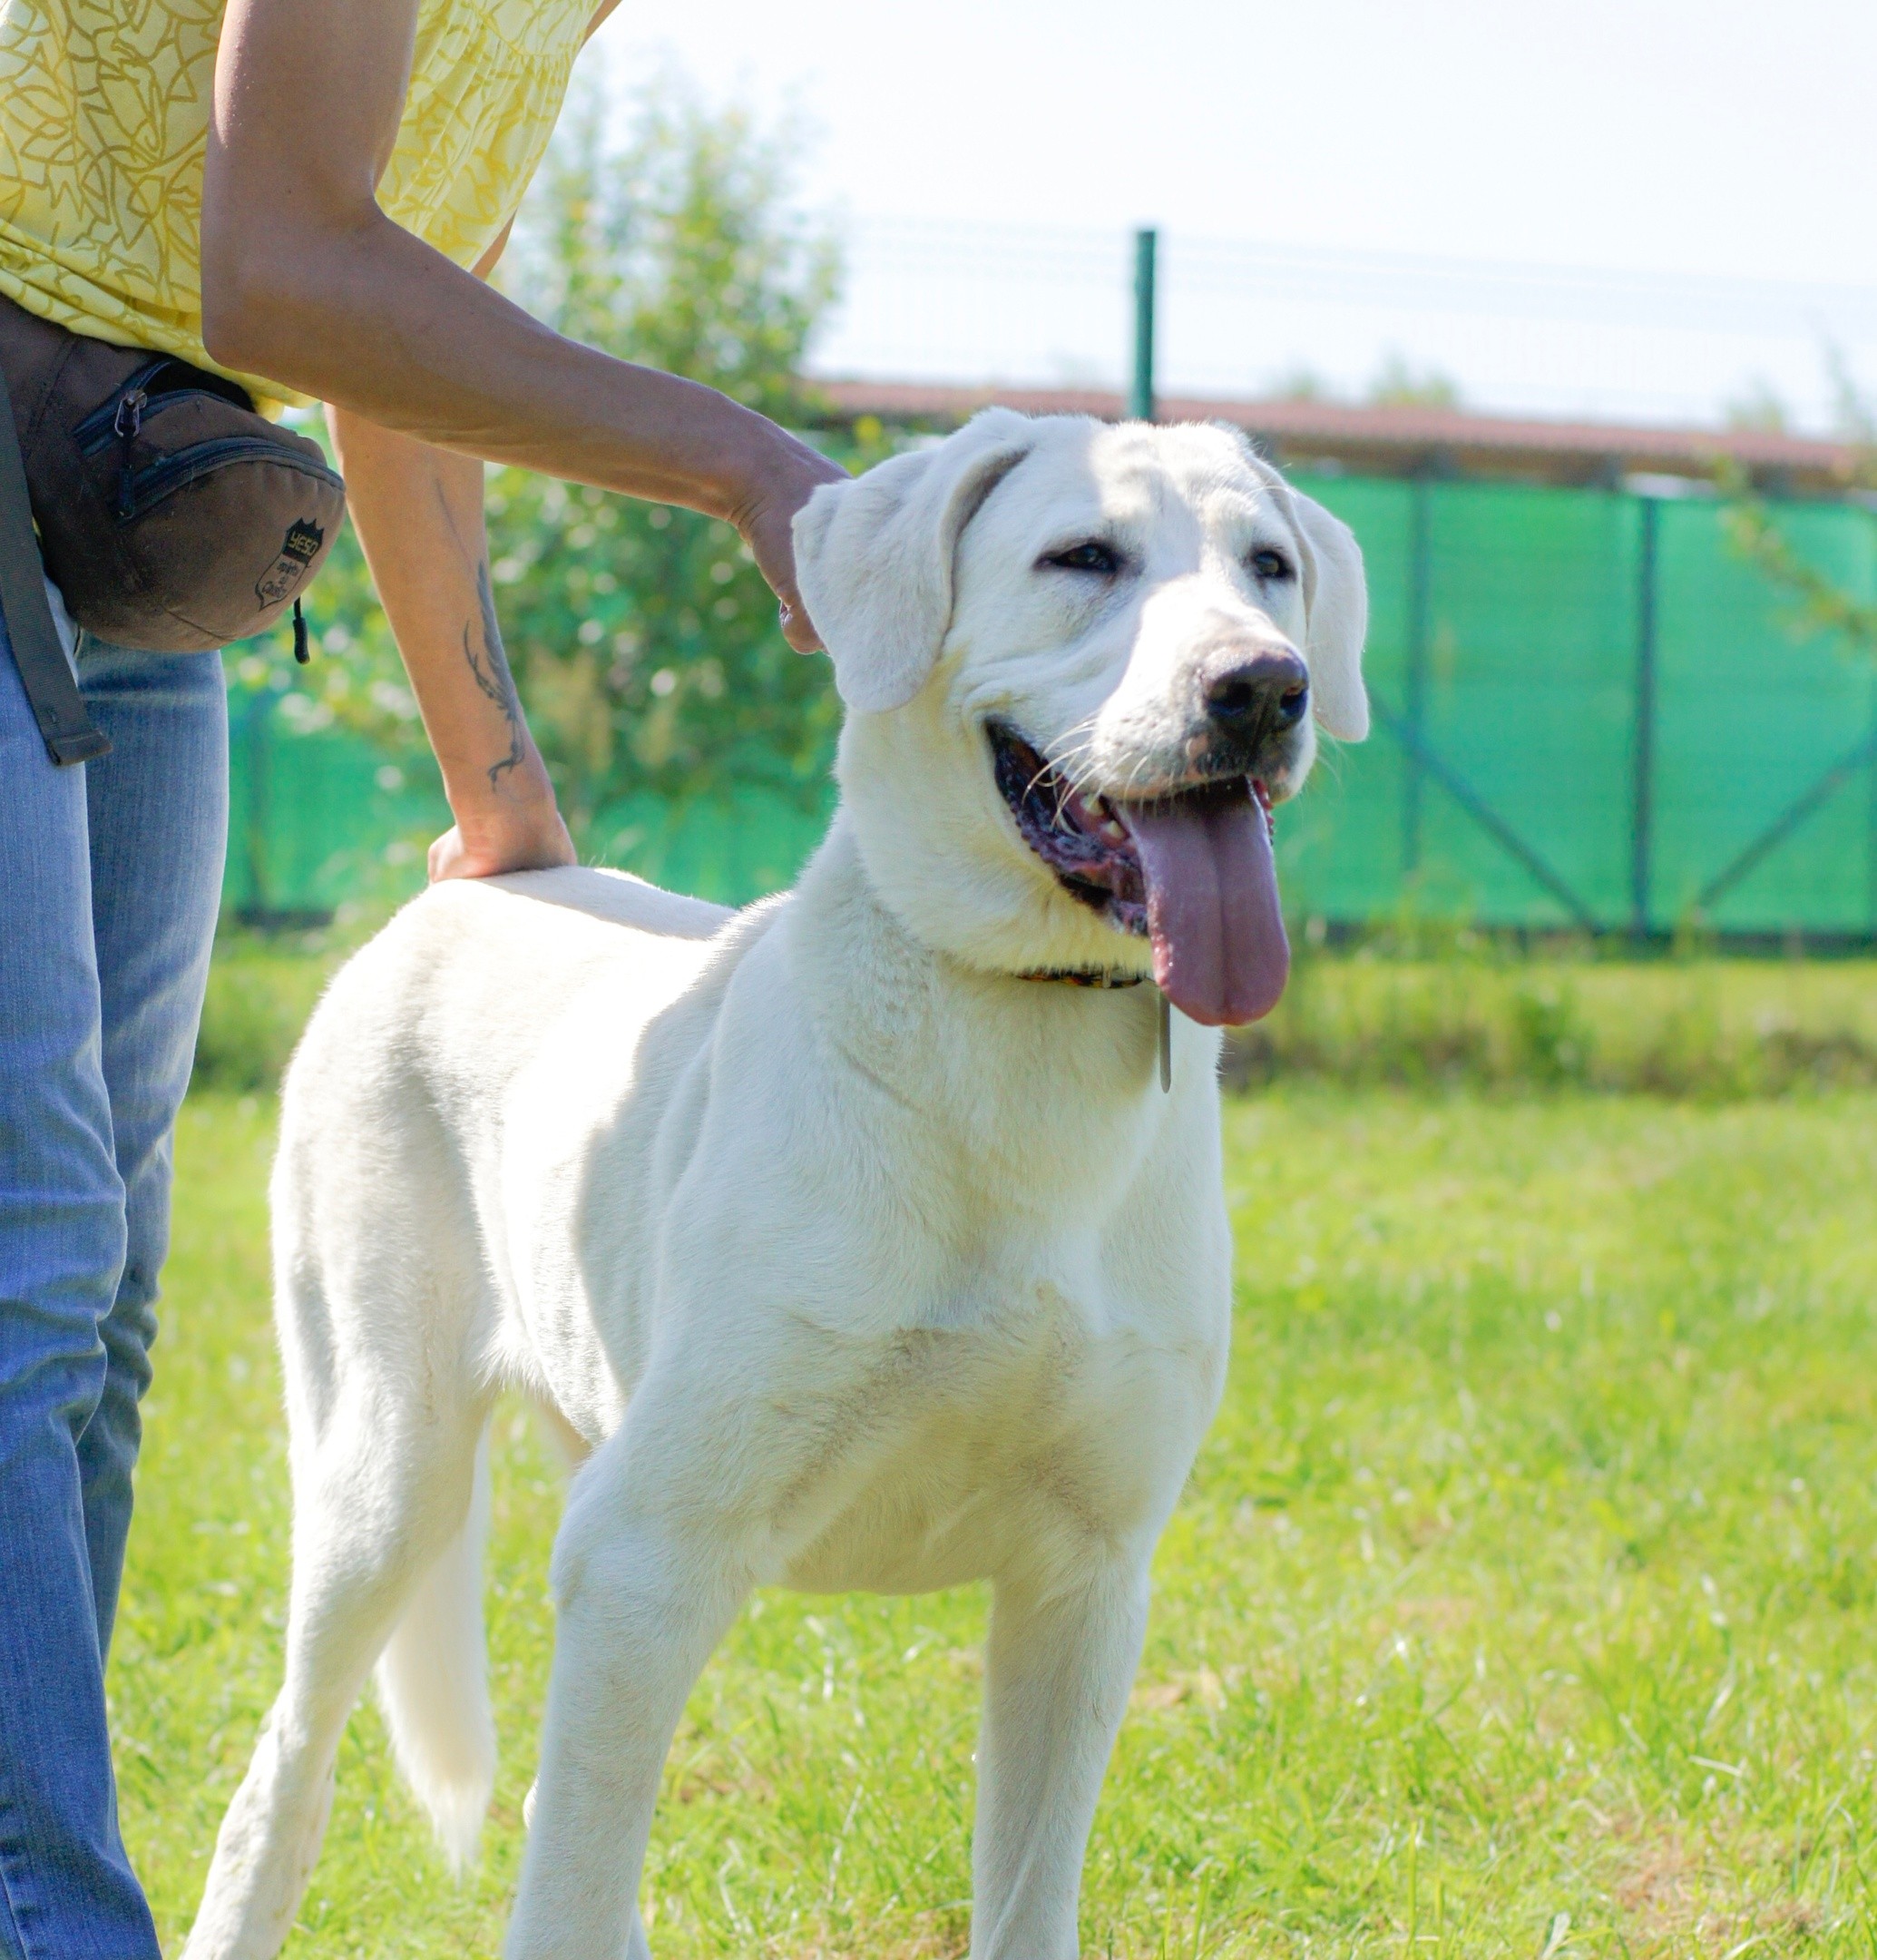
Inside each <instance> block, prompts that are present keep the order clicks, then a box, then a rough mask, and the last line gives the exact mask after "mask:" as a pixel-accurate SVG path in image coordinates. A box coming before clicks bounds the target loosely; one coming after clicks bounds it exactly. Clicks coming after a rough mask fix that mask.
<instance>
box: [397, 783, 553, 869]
mask: <svg viewBox="0 0 1877 1960" xmlns="http://www.w3.org/2000/svg"><path fill="white" fill-rule="evenodd" d="M578 862H579V859H578V858H576V857H575V856H574V853H573V839H572V838H571V837H569V836H568V835H567V826H566V825H565V824H564V823H562V820H561V812H560V811H559V809H556V808H555V806H554V799H553V798H552V796H551V795H550V796H549V797H547V798H546V799H544V800H543V799H533V800H531V801H529V802H527V803H498V804H494V805H492V806H491V807H490V808H489V809H486V810H479V811H477V812H475V813H474V815H473V816H471V815H469V814H468V813H464V814H462V815H459V817H458V819H457V821H456V822H455V823H454V824H452V825H451V826H450V828H448V829H447V830H445V832H444V834H443V835H442V836H441V837H440V838H437V840H436V842H435V844H433V845H432V846H431V847H430V882H431V883H432V884H433V885H435V884H438V883H440V882H441V881H442V880H443V879H445V878H480V877H496V876H497V875H498V874H500V873H501V872H503V871H545V870H548V869H550V868H551V867H553V866H555V865H571V864H577V863H578Z"/></svg>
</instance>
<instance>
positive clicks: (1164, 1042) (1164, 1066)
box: [1154, 987, 1173, 1095]
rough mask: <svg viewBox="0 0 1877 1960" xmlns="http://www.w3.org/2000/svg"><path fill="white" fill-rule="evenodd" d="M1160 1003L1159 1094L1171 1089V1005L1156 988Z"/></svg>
mask: <svg viewBox="0 0 1877 1960" xmlns="http://www.w3.org/2000/svg"><path fill="white" fill-rule="evenodd" d="M1154 992H1155V993H1156V994H1157V995H1159V1001H1160V1093H1161V1094H1162V1095H1165V1094H1166V1093H1168V1090H1170V1089H1171V1088H1172V1087H1173V1003H1172V1002H1171V1001H1170V1000H1168V998H1167V996H1166V995H1164V994H1161V993H1160V990H1159V989H1158V987H1156V988H1155V989H1154Z"/></svg>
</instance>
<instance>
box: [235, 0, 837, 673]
mask: <svg viewBox="0 0 1877 1960" xmlns="http://www.w3.org/2000/svg"><path fill="white" fill-rule="evenodd" d="M415 26H416V0H311V4H309V0H230V5H229V7H228V11H227V14H226V15H225V17H224V20H223V25H222V31H221V41H220V53H219V54H218V56H217V60H216V69H215V101H214V106H213V110H212V113H211V115H210V126H209V152H208V162H207V170H206V174H205V177H204V181H203V193H202V227H201V242H202V331H203V338H204V341H205V344H206V345H207V348H208V350H209V352H210V356H211V357H212V358H214V359H215V360H217V361H219V362H220V363H221V364H222V365H223V366H224V367H228V368H236V369H239V370H240V371H241V372H243V373H247V374H255V375H264V376H267V377H269V378H270V379H273V380H277V381H279V382H282V383H284V384H286V385H287V386H288V387H294V388H298V389H299V390H301V391H302V392H304V393H306V394H308V395H314V396H318V397H319V398H320V399H321V400H324V401H327V402H329V403H332V404H333V405H334V406H336V407H337V408H338V409H340V410H341V411H348V412H350V413H352V414H354V415H356V416H357V417H362V418H363V419H364V420H365V421H367V422H369V423H372V424H375V425H376V426H378V427H380V428H383V429H386V430H395V431H399V432H402V433H404V434H406V435H409V436H417V437H420V438H422V439H423V440H424V441H425V442H429V443H434V444H437V445H439V446H442V447H444V448H446V449H453V450H458V451H461V452H463V453H464V454H466V455H468V456H479V457H486V458H489V459H491V460H493V461H496V462H506V463H519V464H522V465H523V466H526V467H527V468H529V469H535V470H541V471H543V472H545V473H546V474H547V475H554V476H562V477H570V478H572V479H574V480H575V481H578V482H582V483H590V484H598V485H603V486H604V487H606V488H608V489H612V490H621V491H625V492H627V493H628V494H630V495H634V496H642V497H650V498H655V499H657V500H658V501H660V502H662V503H670V504H681V505H688V506H689V508H691V509H693V510H699V511H703V512H706V513H707V514H708V515H711V516H714V517H721V518H726V519H728V521H729V522H730V523H732V524H735V525H736V526H737V528H738V530H739V531H740V532H741V533H742V534H743V535H744V537H745V538H747V539H748V543H749V545H750V548H751V550H752V552H753V553H754V554H755V557H756V562H757V564H758V566H759V567H760V568H761V570H762V573H763V575H764V576H765V577H766V578H767V580H768V582H769V583H770V585H771V586H772V587H773V588H774V589H775V591H776V593H777V596H778V597H779V599H780V600H781V602H782V607H783V615H782V617H783V630H784V632H786V633H787V637H788V639H789V642H790V643H791V644H792V645H794V646H796V647H797V648H802V649H807V648H809V647H812V646H813V645H814V644H815V643H816V642H815V638H814V630H813V627H812V625H811V624H810V623H809V622H808V621H807V617H806V615H805V614H804V613H803V610H802V605H801V599H800V595H799V593H797V589H796V583H795V564H794V554H793V550H792V546H791V539H790V532H789V526H790V522H791V520H792V519H793V517H794V515H795V513H796V512H797V510H798V509H799V508H800V507H801V505H803V504H804V503H806V502H807V498H808V496H809V495H811V494H812V492H813V491H814V490H815V488H816V485H819V484H822V483H825V482H828V481H831V480H833V479H835V478H836V477H838V476H839V475H841V474H842V472H841V471H840V470H839V469H838V468H837V467H836V466H835V465H833V464H831V463H829V462H828V461H827V460H826V458H825V457H823V456H819V455H817V454H816V452H815V451H814V450H813V449H811V448H809V447H808V446H807V444H805V443H802V442H798V441H797V440H796V438H795V437H793V436H789V435H788V434H787V433H786V432H785V431H784V430H782V429H780V428H778V427H777V426H776V425H775V424H774V423H772V422H770V421H769V420H767V418H766V417H763V416H760V415H758V414H756V413H755V412H754V411H753V410H750V409H748V408H744V407H741V406H739V405H738V403H736V402H733V401H731V400H730V399H729V398H728V397H727V396H724V395H720V394H719V393H718V392H717V391H716V390H715V389H713V388H708V387H700V386H699V384H697V383H695V382H690V381H685V380H681V379H679V377H676V376H672V375H666V374H660V373H658V372H656V371H655V370H653V369H650V368H637V367H633V366H631V365H629V364H628V363H626V362H624V361H619V360H614V359H613V358H611V357H610V356H608V355H605V354H601V353H598V352H596V351H595V350H594V349H593V348H584V347H581V346H579V345H577V344H576V343H575V342H573V341H572V340H568V339H566V338H562V336H561V335H559V334H556V333H554V332H553V331H552V329H550V328H546V327H543V325H542V324H541V323H540V322H539V321H537V320H534V319H531V318H530V317H529V316H528V315H527V314H526V313H524V312H523V310H522V309H520V308H519V307H517V306H514V305H512V304H511V303H510V302H509V301H508V300H507V299H503V297H502V296H501V295H500V294H499V293H497V292H495V291H494V290H492V289H490V288H489V287H488V286H486V285H484V283H483V282H482V281H481V280H480V279H477V278H475V276H474V274H473V273H470V272H467V271H464V270H462V269H461V268H460V267H458V266H456V265H455V264H453V263H452V262H451V261H450V260H447V259H445V257H444V256H443V254H442V253H440V252H437V251H435V250H432V249H431V248H430V247H429V246H427V245H425V244H424V243H423V242H422V241H421V240H418V239H416V238H415V237H414V236H413V235H412V234H411V233H410V232H408V231H406V230H403V229H401V228H400V227H399V226H398V225H396V224H394V223H393V222H392V221H391V220H390V219H388V218H387V217H386V215H385V214H384V212H383V211H380V210H379V208H378V204H377V199H376V188H377V183H378V180H379V178H380V176H381V175H382V174H383V171H384V169H385V165H386V162H388V160H389V158H390V154H391V151H392V147H393V144H394V142H395V141H396V132H397V123H398V118H399V115H400V113H401V112H402V109H403V104H404V98H405V91H406V85H407V83H408V81H409V75H410V64H411V53H412V44H413V39H414V36H415Z"/></svg>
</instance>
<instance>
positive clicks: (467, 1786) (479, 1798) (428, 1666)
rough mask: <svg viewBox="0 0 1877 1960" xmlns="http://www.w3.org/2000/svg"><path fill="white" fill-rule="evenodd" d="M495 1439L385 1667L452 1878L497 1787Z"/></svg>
mask: <svg viewBox="0 0 1877 1960" xmlns="http://www.w3.org/2000/svg"><path fill="white" fill-rule="evenodd" d="M488 1527H489V1438H488V1435H487V1433H486V1432H484V1436H483V1439H482V1441H481V1443H480V1444H479V1445H478V1446H477V1448H476V1455H475V1485H474V1494H473V1495H472V1496H471V1498H470V1504H469V1515H468V1516H467V1517H466V1518H465V1519H464V1523H463V1528H462V1530H461V1531H459V1532H458V1533H457V1534H456V1535H455V1538H453V1539H452V1540H451V1541H450V1543H449V1544H448V1545H447V1546H446V1547H445V1550H444V1552H443V1554H442V1556H441V1557H439V1558H438V1559H437V1561H436V1563H435V1564H434V1565H433V1566H432V1567H431V1568H430V1570H429V1571H428V1572H427V1573H425V1575H424V1577H423V1578H422V1580H420V1581H419V1582H418V1584H417V1588H416V1590H415V1593H413V1594H412V1595H411V1602H410V1604H409V1605H408V1606H407V1607H406V1609H405V1612H404V1617H403V1618H402V1619H401V1620H400V1621H399V1622H397V1626H396V1630H395V1631H394V1632H393V1633H392V1635H391V1638H390V1641H389V1642H387V1643H386V1648H385V1651H384V1653H383V1654H382V1655H381V1656H380V1657H379V1661H378V1699H379V1700H380V1701H381V1702H382V1703H383V1704H384V1710H385V1720H386V1724H387V1726H388V1727H389V1729H390V1730H391V1746H392V1748H393V1749H394V1750H395V1751H396V1757H397V1767H398V1768H399V1769H401V1770H402V1771H403V1772H404V1777H405V1780H406V1782H407V1783H408V1784H409V1785H410V1787H411V1788H412V1789H413V1790H415V1792H416V1795H417V1799H418V1801H419V1802H420V1803H422V1805H423V1806H424V1808H425V1810H427V1811H428V1812H429V1813H430V1821H431V1823H432V1825H433V1826H434V1827H435V1830H436V1836H437V1841H438V1842H439V1843H440V1844H441V1845H442V1847H443V1852H444V1857H445V1858H446V1859H447V1860H448V1862H449V1867H450V1869H451V1871H452V1872H454V1873H456V1874H458V1875H460V1874H461V1873H462V1872H463V1870H464V1867H467V1866H468V1865H470V1864H472V1863H474V1859H475V1853H476V1840H477V1838H479V1837H480V1836H481V1835H482V1828H483V1813H484V1811H485V1810H487V1808H489V1796H490V1793H491V1791H492V1790H493V1789H494V1786H495V1720H494V1715H493V1714H492V1713H491V1712H490V1709H489V1680H488V1661H487V1654H486V1651H485V1648H484V1638H483V1540H484V1537H485V1536H486V1535H487V1533H488Z"/></svg>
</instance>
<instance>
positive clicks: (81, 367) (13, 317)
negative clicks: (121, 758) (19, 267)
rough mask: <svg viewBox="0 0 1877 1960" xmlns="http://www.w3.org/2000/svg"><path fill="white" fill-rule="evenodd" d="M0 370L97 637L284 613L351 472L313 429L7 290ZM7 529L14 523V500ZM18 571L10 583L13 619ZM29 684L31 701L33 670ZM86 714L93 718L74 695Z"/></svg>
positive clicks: (32, 473)
mask: <svg viewBox="0 0 1877 1960" xmlns="http://www.w3.org/2000/svg"><path fill="white" fill-rule="evenodd" d="M0 377H4V379H5V390H4V393H5V396H7V397H11V402H12V414H11V416H10V417H5V415H4V409H0V420H10V421H11V423H12V425H13V426H12V428H11V429H7V428H5V427H0V446H4V447H9V448H10V447H11V446H12V445H11V444H10V443H8V442H6V440H5V438H6V437H7V436H17V440H18V447H19V458H20V463H21V465H22V466H23V469H24V479H25V490H26V494H27V496H28V498H29V499H30V502H31V506H32V517H33V522H34V525H36V527H37V530H38V534H39V556H40V558H41V560H42V561H43V563H44V568H45V575H46V576H47V577H48V578H50V579H51V580H52V582H53V583H54V585H56V586H57V587H58V588H59V591H60V593H61V595H62V596H63V597H64V602H65V610H66V611H67V613H70V614H71V616H72V618H73V621H75V622H76V623H77V624H78V625H80V626H82V627H83V628H84V629H85V630H86V631H87V632H93V633H95V634H96V635H97V636H98V637H99V638H100V639H101V640H109V641H112V642H115V643H116V644H118V645H121V646H128V647H133V648H139V649H147V650H148V651H150V652H156V653H198V652H208V651H209V650H210V649H211V648H215V647H221V646H226V645H227V644H228V642H230V641H231V640H241V639H245V638H247V636H248V635H249V634H250V633H257V632H262V631H263V630H264V629H265V628H267V627H269V626H271V625H272V624H273V623H274V622H276V621H277V620H279V618H281V617H282V615H283V613H284V612H285V610H286V609H287V608H288V605H289V604H291V603H294V602H296V601H297V600H298V596H299V594H300V593H302V592H303V591H304V590H305V589H306V587H307V585H308V583H310V581H311V580H312V577H313V575H314V573H317V572H318V569H319V567H320V565H321V564H324V563H325V560H326V556H327V553H328V552H329V551H330V550H331V549H332V546H333V544H334V542H335V540H336V539H337V536H338V530H339V525H340V524H341V523H342V522H343V521H344V518H345V515H346V486H345V485H344V484H343V483H342V482H341V481H340V479H339V477H338V475H337V472H335V471H334V470H333V469H332V468H331V466H329V465H328V464H327V460H326V455H325V452H324V451H323V450H322V449H321V448H320V447H319V446H318V443H315V442H311V441H309V440H308V438H307V437H306V436H296V435H295V434H294V433H293V432H292V431H291V430H290V429H283V428H278V427H276V426H274V424H272V423H271V422H269V421H268V420H266V419H265V418H264V417H261V416H259V415H257V414H256V413H255V412H254V404H253V401H252V400H251V398H250V397H249V395H248V392H247V390H246V389H244V388H242V387H240V385H239V384H237V383H236V382H233V381H230V380H228V379H226V378H225V377H222V376H220V375H214V374H209V373H206V372H204V371H203V370H202V369H201V368H194V367H191V365H190V363H189V362H187V361H183V360H179V359H177V358H175V357H174V356H173V355H168V354H153V353H152V352H151V350H150V349H149V348H120V347H112V346H109V345H107V344H106V343H105V342H104V341H102V340H93V339H90V338H86V337H85V336H83V335H82V334H74V333H71V332H68V331H67V330H66V329H65V328H63V327H58V326H54V324H53V323H52V322H51V321H50V320H43V319H39V318H38V317H37V316H36V315H34V314H32V313H28V312H27V311H26V310H25V309H24V308H23V307H19V306H15V304H14V303H13V302H12V301H11V300H10V299H5V298H4V297H0ZM11 474H12V473H11V472H9V471H7V470H6V469H5V463H4V461H0V475H11ZM0 528H4V529H6V530H9V531H10V530H13V529H15V528H16V525H15V522H14V521H13V520H11V519H9V517H8V516H7V515H6V513H5V510H4V509H0ZM28 542H30V540H29V541H28ZM9 555H11V554H9ZM16 583H18V580H17V578H15V579H12V580H9V581H8V582H7V586H8V589H7V590H5V592H4V593H0V600H4V601H5V602H10V604H9V612H8V626H9V628H10V629H11V628H12V626H13V622H14V619H15V616H16V614H15V613H14V612H13V611H12V604H14V603H20V602H18V601H17V600H15V594H14V593H13V592H12V590H11V589H10V588H11V587H12V586H13V585H15V584H16ZM39 597H40V598H41V600H42V601H43V599H44V593H43V592H42V593H40V594H39ZM295 610H296V611H297V610H298V609H297V606H296V608H295ZM35 637H36V636H35ZM296 641H297V644H296V648H295V651H296V652H298V653H299V654H300V656H301V658H304V657H305V645H304V637H303V633H302V634H297V635H296ZM59 664H60V666H61V667H62V668H63V667H64V660H63V658H61V661H60V663H59ZM21 671H22V674H23V675H24V672H25V667H24V663H22V667H21ZM27 692H28V694H29V695H33V696H34V710H35V711H40V701H39V700H38V698H37V696H36V695H35V694H34V684H33V681H32V680H31V679H30V678H29V679H28V681H27ZM62 705H63V706H64V708H65V709H67V710H69V707H70V705H71V704H69V703H66V704H62ZM63 719H69V714H66V715H63V716H62V720H63ZM78 721H79V724H80V725H81V726H83V727H85V728H88V727H89V724H88V723H87V722H86V720H85V718H84V715H83V709H82V708H81V709H79V710H78ZM40 726H41V730H42V732H44V729H45V716H44V712H43V711H41V712H40ZM93 741H97V742H101V741H102V738H100V737H96V736H95V735H93ZM50 746H51V741H50V738H48V747H50ZM90 752H92V753H100V752H102V750H100V749H96V748H94V749H93V750H90ZM54 760H55V761H61V760H79V758H78V757H77V756H75V755H73V756H61V755H59V754H57V753H56V752H54Z"/></svg>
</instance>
